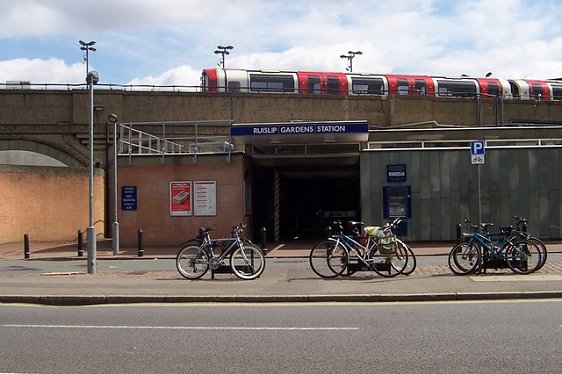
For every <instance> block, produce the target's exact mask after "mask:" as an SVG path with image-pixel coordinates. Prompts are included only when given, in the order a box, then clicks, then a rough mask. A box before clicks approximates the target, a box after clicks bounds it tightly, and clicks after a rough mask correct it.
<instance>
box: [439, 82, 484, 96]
mask: <svg viewBox="0 0 562 374" xmlns="http://www.w3.org/2000/svg"><path fill="white" fill-rule="evenodd" d="M437 86H438V91H437V92H438V95H439V96H474V95H476V85H475V84H474V82H472V81H446V80H438V81H437Z"/></svg>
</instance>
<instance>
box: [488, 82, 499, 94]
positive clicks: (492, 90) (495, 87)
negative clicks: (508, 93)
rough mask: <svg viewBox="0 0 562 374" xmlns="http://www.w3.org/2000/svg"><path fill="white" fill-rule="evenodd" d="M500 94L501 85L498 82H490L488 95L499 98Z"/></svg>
mask: <svg viewBox="0 0 562 374" xmlns="http://www.w3.org/2000/svg"><path fill="white" fill-rule="evenodd" d="M500 94H501V92H500V85H499V84H497V83H496V82H488V95H493V96H499V95H500Z"/></svg>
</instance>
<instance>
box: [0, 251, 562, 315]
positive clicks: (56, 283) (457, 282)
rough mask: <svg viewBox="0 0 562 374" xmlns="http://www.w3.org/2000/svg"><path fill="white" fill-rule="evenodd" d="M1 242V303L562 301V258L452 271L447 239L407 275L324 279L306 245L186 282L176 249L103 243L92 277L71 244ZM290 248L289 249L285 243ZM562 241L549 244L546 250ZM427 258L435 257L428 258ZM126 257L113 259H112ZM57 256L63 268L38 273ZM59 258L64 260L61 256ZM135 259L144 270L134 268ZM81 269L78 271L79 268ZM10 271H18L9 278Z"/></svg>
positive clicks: (422, 255)
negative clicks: (246, 271) (256, 266)
mask: <svg viewBox="0 0 562 374" xmlns="http://www.w3.org/2000/svg"><path fill="white" fill-rule="evenodd" d="M8 247H9V246H0V303H8V302H10V303H14V302H21V303H41V304H55V305H84V304H104V303H125V302H127V303H132V302H289V301H305V302H310V301H369V302H381V301H413V300H416V301H430V300H481V299H513V298H547V297H548V298H552V297H556V298H561V297H562V257H561V256H560V255H554V254H553V256H552V258H553V259H550V260H548V261H547V264H546V265H545V266H544V268H543V269H541V270H540V271H539V272H537V273H535V274H530V275H516V274H512V273H511V272H510V271H509V270H497V271H496V270H489V271H488V273H487V274H484V275H472V276H455V275H453V274H452V273H451V272H450V270H449V268H448V266H447V258H446V256H444V255H443V254H445V253H448V251H449V249H450V248H451V245H450V243H449V244H441V245H431V246H430V245H424V246H423V247H422V246H419V245H418V246H416V245H415V244H413V249H414V252H415V253H416V254H417V256H418V258H419V265H418V267H417V269H416V271H415V272H414V273H413V274H412V275H410V276H403V275H400V276H398V277H395V278H390V279H389V278H382V277H380V276H377V275H376V274H373V273H371V272H358V273H356V274H354V275H352V276H348V277H338V278H335V279H321V278H319V277H317V276H316V275H315V274H314V273H313V272H312V270H311V269H310V266H309V264H308V260H307V259H306V257H303V256H306V255H307V254H308V250H307V249H305V248H301V249H299V248H285V247H283V248H275V249H272V250H271V251H270V252H269V253H268V255H267V260H266V269H265V271H264V273H263V274H262V276H261V277H260V278H258V279H256V280H252V281H243V280H240V279H238V278H236V277H235V276H234V275H232V274H216V275H215V278H214V279H211V275H210V273H208V274H207V275H205V276H204V277H203V278H202V279H200V280H196V281H190V280H186V279H183V278H182V277H181V276H180V275H179V273H178V272H177V271H176V269H175V261H174V260H173V258H175V252H176V251H177V249H174V248H147V249H145V252H144V257H143V258H142V259H139V258H138V256H137V255H138V253H137V251H136V249H123V251H122V252H121V253H120V254H119V255H118V256H113V254H112V250H111V244H110V242H104V243H100V245H99V247H98V254H97V259H98V262H97V272H96V274H87V273H86V256H87V254H86V253H84V257H83V258H79V257H77V256H76V253H75V249H76V245H75V244H68V245H57V246H53V245H52V243H51V245H46V244H45V246H44V247H42V248H41V246H40V245H39V244H37V243H32V245H31V249H32V251H31V260H23V250H22V248H23V247H22V246H20V248H19V249H17V248H16V249H14V248H11V249H8ZM286 247H288V246H286ZM560 247H562V246H561V245H559V244H556V245H554V244H553V245H551V246H548V248H549V250H550V251H551V253H553V252H555V251H559V250H560ZM430 255H432V256H430ZM117 259H119V260H124V259H125V260H128V261H114V260H117ZM55 260H58V262H57V263H56V264H57V266H58V267H59V268H60V269H62V270H61V271H57V272H55V273H53V272H43V271H42V270H41V269H42V268H43V266H44V265H46V264H47V265H48V264H51V265H52V264H53V263H54V262H53V261H55ZM63 260H64V261H63ZM139 261H141V262H142V265H143V266H144V268H145V269H146V270H142V271H139V270H136V269H137V268H136V267H135V266H133V265H138V263H139ZM77 268H78V269H79V270H78V271H77V270H76V269H77ZM14 274H15V275H14Z"/></svg>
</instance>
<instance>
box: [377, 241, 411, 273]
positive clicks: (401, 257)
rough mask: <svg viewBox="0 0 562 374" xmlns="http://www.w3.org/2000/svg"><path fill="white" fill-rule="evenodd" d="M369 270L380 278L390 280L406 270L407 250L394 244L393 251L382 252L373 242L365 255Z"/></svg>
mask: <svg viewBox="0 0 562 374" xmlns="http://www.w3.org/2000/svg"><path fill="white" fill-rule="evenodd" d="M367 261H368V262H369V263H370V266H371V270H373V271H374V272H375V273H377V274H378V275H380V276H382V277H386V278H392V277H395V276H397V275H398V274H402V272H403V271H404V270H405V269H406V265H407V264H408V250H407V249H406V247H405V246H402V245H400V244H398V243H397V244H396V246H395V250H392V251H382V252H381V250H380V248H379V245H378V244H377V243H376V242H375V243H374V245H373V246H372V247H371V250H370V251H369V253H368V255H367Z"/></svg>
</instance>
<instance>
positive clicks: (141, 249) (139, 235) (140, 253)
mask: <svg viewBox="0 0 562 374" xmlns="http://www.w3.org/2000/svg"><path fill="white" fill-rule="evenodd" d="M142 235H143V234H142V229H139V231H138V233H137V238H138V241H137V245H138V256H139V257H143V256H144V246H143V243H142Z"/></svg>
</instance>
